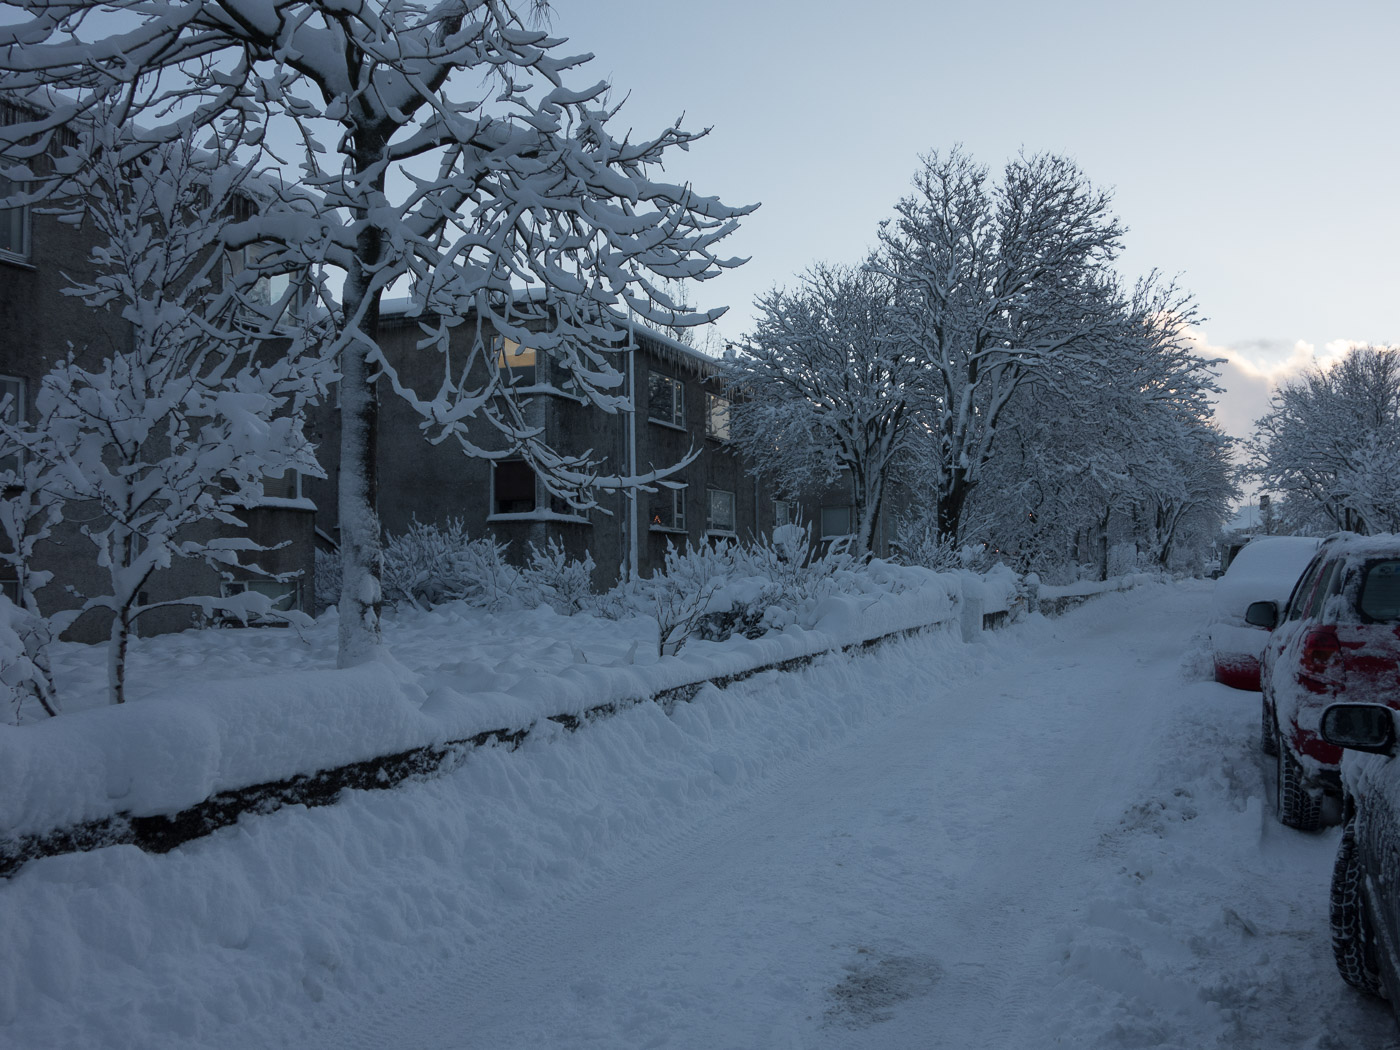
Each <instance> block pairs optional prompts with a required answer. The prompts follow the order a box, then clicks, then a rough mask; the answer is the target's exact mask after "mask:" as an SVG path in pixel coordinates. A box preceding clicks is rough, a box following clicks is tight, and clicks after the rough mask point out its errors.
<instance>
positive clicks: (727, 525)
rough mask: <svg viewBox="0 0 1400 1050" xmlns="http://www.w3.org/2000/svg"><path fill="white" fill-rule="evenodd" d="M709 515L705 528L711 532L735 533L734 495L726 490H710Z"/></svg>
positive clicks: (708, 493)
mask: <svg viewBox="0 0 1400 1050" xmlns="http://www.w3.org/2000/svg"><path fill="white" fill-rule="evenodd" d="M707 495H708V497H709V499H708V503H709V513H708V514H707V515H706V517H705V528H706V529H707V530H708V531H710V532H730V533H732V532H734V531H735V528H734V493H732V492H726V491H725V490H724V489H709V490H708V492H707Z"/></svg>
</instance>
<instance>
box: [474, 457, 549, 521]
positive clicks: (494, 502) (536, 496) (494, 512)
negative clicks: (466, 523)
mask: <svg viewBox="0 0 1400 1050" xmlns="http://www.w3.org/2000/svg"><path fill="white" fill-rule="evenodd" d="M516 464H519V465H520V466H523V467H525V468H526V469H527V470H528V471H529V472H530V480H531V483H532V484H531V490H530V491H531V500H530V509H529V510H502V509H501V508H500V501H499V498H498V497H497V495H496V472H497V471H498V470H499V469H500V468H501V467H503V466H507V465H509V466H515V465H516ZM539 509H540V491H539V473H538V471H536V470H535V468H534V466H532V465H531V463H530V461H529V460H527V459H517V458H512V459H493V460H492V461H491V512H490V514H489V515H487V516H488V518H497V517H501V516H502V515H507V514H535V513H537V512H538V511H539Z"/></svg>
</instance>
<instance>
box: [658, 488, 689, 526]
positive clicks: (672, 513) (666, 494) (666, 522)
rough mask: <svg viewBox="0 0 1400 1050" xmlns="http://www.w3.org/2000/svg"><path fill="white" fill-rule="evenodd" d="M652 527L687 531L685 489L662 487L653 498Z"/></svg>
mask: <svg viewBox="0 0 1400 1050" xmlns="http://www.w3.org/2000/svg"><path fill="white" fill-rule="evenodd" d="M651 527H652V528H653V529H675V530H677V531H679V532H684V531H685V489H662V490H661V491H659V492H658V493H657V494H656V495H655V496H653V497H652V498H651Z"/></svg>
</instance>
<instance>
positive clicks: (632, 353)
mask: <svg viewBox="0 0 1400 1050" xmlns="http://www.w3.org/2000/svg"><path fill="white" fill-rule="evenodd" d="M627 327H628V341H629V342H630V343H631V344H632V346H631V349H630V350H629V351H628V353H627V387H628V391H627V392H628V402H629V403H628V406H627V474H628V477H633V478H635V477H636V476H637V338H636V333H635V332H634V331H633V330H632V325H631V323H630V321H629V323H628V326H627ZM627 578H628V579H629V580H635V579H636V578H637V488H636V486H635V485H634V486H632V487H631V488H629V489H628V490H627Z"/></svg>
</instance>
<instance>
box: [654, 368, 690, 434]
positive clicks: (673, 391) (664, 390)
mask: <svg viewBox="0 0 1400 1050" xmlns="http://www.w3.org/2000/svg"><path fill="white" fill-rule="evenodd" d="M647 387H648V389H647V418H648V419H650V420H651V421H652V422H654V423H667V424H669V425H670V426H673V427H684V426H685V387H684V386H683V385H682V384H681V381H680V380H679V379H673V378H672V377H670V376H665V375H662V374H661V373H660V372H650V373H648V374H647Z"/></svg>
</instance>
